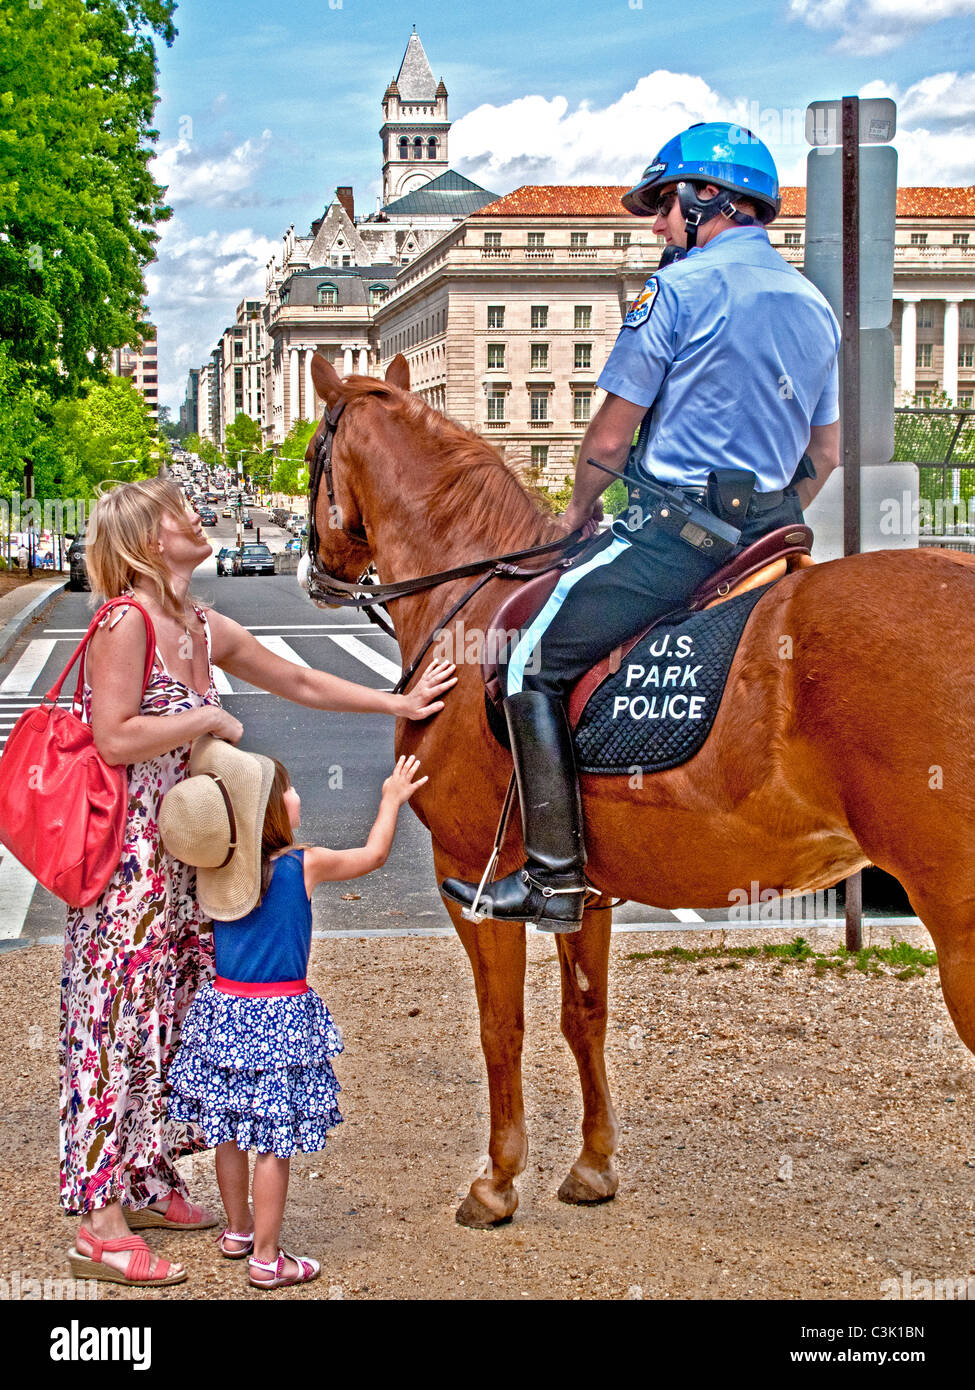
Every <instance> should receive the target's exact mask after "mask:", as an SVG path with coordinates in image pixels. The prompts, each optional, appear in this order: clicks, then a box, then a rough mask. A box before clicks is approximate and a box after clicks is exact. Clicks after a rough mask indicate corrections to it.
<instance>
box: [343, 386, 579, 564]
mask: <svg viewBox="0 0 975 1390" xmlns="http://www.w3.org/2000/svg"><path fill="white" fill-rule="evenodd" d="M342 394H343V395H344V396H345V398H346V401H347V402H349V403H351V402H353V401H355V400H357V399H362V398H363V397H366V396H374V397H375V398H376V399H377V400H378V401H379V403H380V404H381V405H382V407H383V409H384V410H386V411H387V412H388V413H389V414H391V415H397V416H398V417H399V418H400V419H402V420H403V421H404V422H405V423H406V424H408V425H410V426H412V428H413V429H414V430H415V431H416V432H418V433H421V434H423V435H424V436H425V439H424V442H425V444H426V445H427V448H428V449H429V448H431V447H432V448H433V449H434V450H435V451H436V456H435V458H434V459H431V460H430V462H431V465H434V466H431V467H430V470H429V485H428V486H427V487H426V489H425V490H424V493H423V497H424V500H425V501H426V502H427V504H428V506H429V509H430V514H429V521H430V533H431V535H432V537H433V538H434V539H435V540H446V539H447V537H448V535H449V534H451V533H453V534H456V529H457V521H458V518H462V519H463V524H464V529H465V531H466V532H467V533H468V534H469V535H470V536H471V537H472V538H475V539H478V540H480V541H482V542H484V543H487V544H490V545H491V546H494V547H495V548H497V549H499V550H518V549H522V548H523V547H526V546H530V545H538V544H540V543H541V542H542V541H547V540H552V539H553V538H554V537H556V536H559V535H562V534H564V530H565V528H564V526H563V524H562V523H561V521H560V520H559V519H558V518H557V517H554V516H552V515H550V514H549V513H547V512H545V511H543V510H542V509H541V508H540V507H539V505H538V503H537V502H536V501H535V500H534V499H533V498H532V496H531V494H530V493H529V492H528V490H527V489H526V488H525V486H524V485H523V484H522V482H521V481H520V480H519V479H518V478H517V477H516V476H515V474H514V473H513V472H512V471H511V469H510V468H509V467H508V466H507V465H506V464H505V462H504V460H503V459H502V458H501V455H500V454H499V453H498V451H497V449H495V448H493V447H492V446H491V445H490V444H488V443H487V441H486V440H484V439H481V437H480V436H479V435H477V434H475V433H474V432H473V431H472V430H468V429H465V428H464V427H463V426H462V425H458V424H457V423H456V421H454V420H449V419H447V417H446V416H445V415H441V414H440V412H439V411H438V410H434V409H433V408H432V407H431V406H429V405H427V404H426V402H425V401H422V400H421V399H420V397H419V396H416V395H413V394H412V393H411V392H408V391H402V390H400V388H399V387H397V386H392V385H391V384H389V383H387V382H384V381H378V380H376V378H374V377H365V376H352V377H346V378H345V379H344V381H343V382H342Z"/></svg>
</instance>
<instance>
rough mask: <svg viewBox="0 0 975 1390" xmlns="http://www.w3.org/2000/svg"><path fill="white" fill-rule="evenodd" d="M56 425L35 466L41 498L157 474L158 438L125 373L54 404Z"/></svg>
mask: <svg viewBox="0 0 975 1390" xmlns="http://www.w3.org/2000/svg"><path fill="white" fill-rule="evenodd" d="M53 416H54V429H53V431H52V433H51V435H49V436H46V437H45V440H44V441H43V443H42V446H41V447H40V448H39V450H38V457H37V458H36V459H35V465H34V493H35V495H36V496H37V497H58V496H70V497H86V498H90V497H92V496H93V495H94V491H95V488H96V486H97V485H98V483H101V482H105V481H106V480H108V479H118V480H119V481H121V482H131V481H132V480H134V479H136V478H147V477H151V476H152V475H154V474H155V472H156V470H157V467H158V461H159V441H158V440H156V438H155V437H154V435H153V429H152V417H151V416H150V414H149V412H148V410H147V409H146V404H145V401H144V399H143V397H142V395H141V393H140V392H139V391H137V390H136V389H135V387H134V386H133V385H132V383H131V382H130V381H129V380H128V379H127V378H125V377H109V379H108V380H107V381H105V382H96V383H95V384H94V385H93V386H92V387H91V389H90V390H89V391H88V393H87V395H85V396H84V397H81V398H78V399H75V400H65V401H59V402H57V404H56V405H55V406H54V410H53Z"/></svg>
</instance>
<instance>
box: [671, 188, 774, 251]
mask: <svg viewBox="0 0 975 1390" xmlns="http://www.w3.org/2000/svg"><path fill="white" fill-rule="evenodd" d="M735 196H738V197H740V196H741V195H740V194H738V195H733V194H731V193H729V192H728V191H727V189H721V190H720V191H719V192H718V193H716V194H715V195H714V197H713V198H702V197H700V195H699V194H698V191H697V189H696V188H695V187H694V185H693V184H692V183H679V184H678V185H677V201H678V202H679V203H680V210H681V212H682V213H683V214H684V228H685V230H686V232H687V249H688V251H690V250H692V249H693V248H694V247H695V246H696V245H697V232H698V228H699V227H702V226H703V225H704V223H705V222H712V221H713V220H714V218H716V217H726V218H727V219H728V221H729V222H734V223H735V224H736V226H739V227H751V226H754V224H755V222H756V221H757V219H756V218H754V217H752V216H751V215H750V214H749V213H747V212H739V211H738V209H737V208H736V207H735V201H734V200H735Z"/></svg>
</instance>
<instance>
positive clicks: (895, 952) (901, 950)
mask: <svg viewBox="0 0 975 1390" xmlns="http://www.w3.org/2000/svg"><path fill="white" fill-rule="evenodd" d="M626 959H627V960H632V961H644V960H659V961H663V962H664V973H665V974H667V975H669V974H671V973H672V972H673V968H674V966H675V965H676V964H684V963H687V964H697V965H698V970H697V974H699V975H703V974H706V973H707V966H704V965H701V962H703V961H713V962H715V967H716V969H718V970H741V968H742V966H743V964H744V962H745V961H746V960H756V959H758V960H767V961H770V962H774V967H773V972H772V973H773V974H775V975H781V974H782V973H783V970H784V966H786V965H788V964H793V965H806V964H811V965H812V968H813V973H814V974H815V975H816V976H817V977H820V978H821V977H822V976H824V975H826V974H827V973H829V972H830V971H836V972H837V973H838V974H840V975H845V974H847V972H848V971H849V970H850V969H851V968H852V969H853V970H858V971H859V972H860V973H861V974H864V975H892V976H893V978H894V979H895V980H913V979H914V978H915V977H916V976H918V975H923V974H924V973H925V971H927V970H930V969H931V967H932V966H934V965H937V963H938V957H937V955H936V954H935V952H934V951H927V950H924V949H922V948H921V947H919V946H912V945H910V943H909V942H907V941H895V940H894V938H893V937H891V939H890V945H889V946H864V947H863V949H862V950H860V951H848V950H847V949H846V947H845V946H843V945H840V946H837V947H835V948H834V949H833V950H832V951H817V950H815V949H814V948H813V947H812V946H811V945H810V944H809V942H808V941H807V940H806V938H805V937H804V936H796V937H793V939H792V940H791V941H774V942H765V943H764V944H763V945H761V946H698V947H688V946H666V947H662V948H661V949H660V950H657V951H630V952H629V953H628V954H627V956H626ZM885 966H886V967H887V969H884V967H885Z"/></svg>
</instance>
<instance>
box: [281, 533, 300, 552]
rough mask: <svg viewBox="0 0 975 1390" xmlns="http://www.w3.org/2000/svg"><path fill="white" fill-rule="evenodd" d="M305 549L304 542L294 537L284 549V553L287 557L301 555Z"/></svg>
mask: <svg viewBox="0 0 975 1390" xmlns="http://www.w3.org/2000/svg"><path fill="white" fill-rule="evenodd" d="M304 548H305V543H304V541H303V540H301V539H299V537H298V536H292V538H291V540H290V541H288V544H287V545H286V546H285V547H284V553H285V555H300V554H301V553H302V552H303V551H304Z"/></svg>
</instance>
